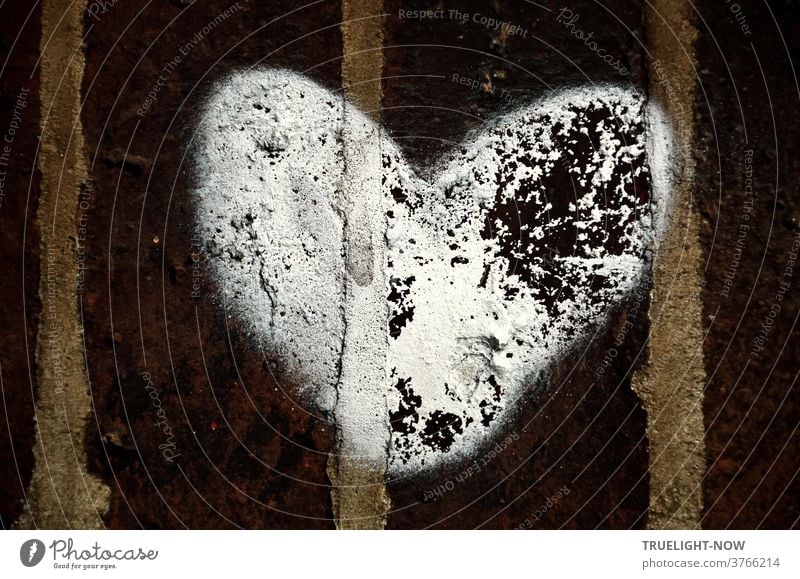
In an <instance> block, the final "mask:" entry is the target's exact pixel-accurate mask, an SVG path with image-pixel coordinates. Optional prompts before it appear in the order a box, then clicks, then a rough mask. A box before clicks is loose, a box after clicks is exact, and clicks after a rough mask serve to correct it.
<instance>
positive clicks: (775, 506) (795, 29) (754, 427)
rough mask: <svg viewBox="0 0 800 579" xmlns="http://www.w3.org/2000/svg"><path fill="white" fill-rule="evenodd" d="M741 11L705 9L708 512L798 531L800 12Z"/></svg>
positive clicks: (713, 517)
mask: <svg viewBox="0 0 800 579" xmlns="http://www.w3.org/2000/svg"><path fill="white" fill-rule="evenodd" d="M740 9H741V11H740V14H741V18H744V20H741V18H739V19H737V14H734V13H733V12H732V11H731V9H730V7H728V6H726V5H725V4H724V3H719V4H713V5H704V6H702V7H701V8H700V10H699V14H700V17H701V18H700V21H699V28H700V38H699V40H698V43H697V58H698V63H699V71H698V72H699V81H700V91H701V92H700V94H701V97H700V98H699V99H698V103H697V108H696V114H697V117H698V119H699V120H698V128H699V130H700V131H701V133H700V135H699V140H698V143H697V147H696V152H697V158H698V161H697V162H698V179H699V181H698V195H697V196H698V205H699V207H700V210H701V212H702V215H703V217H704V223H703V227H702V230H701V235H702V246H703V248H704V249H705V256H704V263H703V266H704V270H705V274H706V285H705V288H704V291H703V296H702V297H703V303H704V323H705V331H706V332H707V338H706V342H705V343H706V349H705V355H706V368H707V374H708V376H709V382H708V385H707V387H706V393H705V405H704V413H705V427H706V430H707V435H706V444H707V448H708V471H707V473H706V476H705V480H704V487H703V488H704V503H705V510H704V513H703V518H702V523H703V526H704V527H706V528H745V529H751V528H796V527H797V526H798V525H799V524H800V519H799V518H798V517H800V481H798V477H797V473H798V470H800V456H798V453H797V448H798V435H797V429H798V425H800V398H798V395H797V394H798V389H797V388H798V387H797V372H798V365H797V360H798V357H799V356H800V341H798V337H797V326H796V322H797V318H798V311H800V297H798V291H797V288H798V284H800V269H798V268H797V265H796V263H795V264H792V263H791V261H792V260H793V255H792V254H793V252H796V251H797V249H798V247H800V238H798V233H800V197H798V188H799V187H800V161H798V157H797V154H796V151H797V148H798V131H797V116H796V115H795V114H793V113H791V112H790V111H794V110H796V109H797V103H798V99H800V91H798V84H797V68H796V67H797V62H798V58H797V55H798V54H800V44H798V39H799V38H800V21H798V19H797V8H796V5H795V3H793V2H785V1H782V2H772V3H770V5H769V7H767V5H766V4H755V3H747V4H744V3H743V4H741V6H740ZM790 14H794V17H793V18H792V17H789V15H790ZM743 25H746V26H747V30H745V29H744V28H743ZM747 31H749V34H748V33H747ZM791 59H793V63H794V64H793V63H792V60H791ZM748 151H752V153H749V152H748ZM748 179H750V180H752V181H748ZM793 245H794V249H792V247H793ZM726 280H729V281H727V283H726ZM771 310H772V311H774V312H775V320H774V323H771V321H770V311H771Z"/></svg>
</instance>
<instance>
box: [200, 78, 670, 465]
mask: <svg viewBox="0 0 800 579" xmlns="http://www.w3.org/2000/svg"><path fill="white" fill-rule="evenodd" d="M645 116H646V115H645V103H644V99H643V97H642V96H641V95H639V94H637V93H635V92H632V91H628V90H624V89H620V88H616V87H611V86H603V87H595V88H585V89H573V90H566V91H563V92H561V93H559V94H557V95H555V96H551V97H549V98H546V99H543V100H541V101H539V102H537V103H534V104H532V105H531V106H529V107H527V108H524V109H522V110H519V111H517V112H514V113H512V114H509V115H506V116H503V117H501V118H498V119H497V120H495V121H494V122H493V123H491V125H488V126H486V127H483V128H482V129H481V130H480V131H479V132H478V133H476V134H474V135H471V136H470V137H469V138H468V139H466V140H465V144H464V145H463V147H461V148H459V149H458V150H457V151H454V152H453V153H451V154H450V155H449V156H448V158H446V159H444V160H442V162H440V163H439V164H437V165H435V166H433V167H431V168H427V170H424V173H423V172H421V171H422V170H421V169H419V168H416V169H415V168H413V167H411V166H409V164H408V163H407V162H406V161H405V160H404V158H403V155H402V153H401V151H400V150H399V148H398V147H397V146H396V145H395V144H394V143H393V141H392V140H391V139H390V138H388V137H387V136H386V135H384V134H382V130H381V128H380V127H378V126H377V125H376V124H374V122H373V121H372V120H370V119H369V118H368V117H367V116H366V115H364V114H362V113H361V112H359V111H358V110H356V109H355V108H354V107H352V106H351V105H347V104H346V103H345V102H344V101H343V99H342V97H341V96H337V95H334V94H333V93H332V92H330V91H328V90H327V89H325V88H323V87H321V86H319V85H317V84H315V83H313V82H312V81H310V80H308V79H307V78H305V77H303V76H301V75H298V74H296V73H292V72H289V71H285V70H261V71H249V72H247V73H242V74H237V75H233V76H231V77H229V78H227V79H225V80H224V81H222V82H220V84H219V85H218V87H217V89H216V91H215V92H214V94H213V95H212V96H211V98H210V99H209V101H208V103H207V107H206V109H205V112H204V114H203V120H202V124H201V126H200V130H199V138H198V146H197V149H196V152H195V156H194V158H195V162H196V164H195V170H196V177H197V189H196V197H197V207H198V209H197V226H198V228H199V230H200V232H201V233H202V235H203V236H204V237H205V238H206V239H207V242H208V251H209V253H210V255H211V261H210V267H211V269H212V272H213V274H214V275H215V277H216V279H217V280H218V282H219V285H220V287H221V293H222V296H221V297H222V298H223V299H224V300H225V302H226V305H227V308H228V311H229V312H230V314H231V315H233V316H235V317H236V318H237V319H238V320H239V321H240V322H241V323H243V324H244V325H245V326H246V327H247V328H248V329H249V331H250V333H251V335H252V338H253V339H254V340H255V341H256V342H257V343H258V344H260V345H261V346H263V347H264V348H267V349H270V350H275V351H277V352H278V353H279V354H280V355H281V359H282V361H283V364H284V371H285V373H286V376H287V377H288V378H290V379H291V380H292V381H293V382H295V383H298V384H302V385H303V392H302V394H303V395H304V396H305V397H306V398H307V400H308V401H309V402H311V403H314V404H315V405H316V406H317V407H319V408H321V409H322V410H323V411H328V412H331V413H332V414H333V416H334V417H335V420H336V423H337V428H338V430H339V436H340V440H342V442H343V444H342V445H341V448H342V449H343V450H344V451H346V452H348V453H352V454H353V455H356V456H359V457H361V459H362V460H363V461H364V462H365V464H374V463H377V462H380V463H381V464H385V463H386V461H387V460H388V463H389V472H390V474H391V475H393V476H402V475H406V474H410V473H415V472H419V471H421V470H425V469H428V468H431V467H434V466H436V465H437V464H441V463H442V462H444V461H446V460H451V459H453V458H459V457H465V456H468V455H469V454H470V453H472V452H474V451H475V450H476V449H477V447H479V446H480V445H481V444H483V443H486V442H489V441H490V439H491V436H492V435H493V433H495V432H496V430H497V429H498V427H499V425H501V424H502V423H503V421H504V420H506V419H507V418H508V417H509V416H510V414H511V412H512V411H513V409H514V406H515V403H516V402H517V401H518V400H520V399H522V398H523V396H525V395H526V394H529V393H531V392H532V391H534V390H535V388H536V387H535V384H537V383H541V381H542V378H543V373H544V372H545V371H546V369H547V367H548V365H549V364H551V363H552V362H553V361H554V360H555V359H556V358H557V357H558V356H559V355H560V354H561V353H563V351H564V350H565V349H567V348H569V347H571V346H572V345H573V344H574V343H575V342H576V340H579V339H580V338H581V336H583V335H585V334H586V332H587V330H589V329H590V328H591V327H592V326H593V325H596V324H598V323H601V322H602V320H603V318H604V316H605V315H606V314H607V313H608V311H609V310H610V308H611V307H613V305H614V304H615V303H616V302H617V301H618V300H619V298H620V297H621V296H622V295H623V294H624V293H625V292H627V291H628V290H629V289H630V288H631V287H632V286H633V285H634V284H636V283H637V282H638V280H639V278H640V275H641V273H642V271H643V268H644V266H645V265H646V261H645V254H646V252H647V250H648V249H649V248H650V247H651V245H652V243H653V231H654V227H653V220H652V217H653V211H652V205H653V203H651V202H650V199H649V196H648V186H647V185H648V179H649V175H648V169H647V163H646V162H645V160H646V159H645V157H646V143H645V134H646V132H645V127H644V123H645ZM659 126H661V125H659ZM667 140H668V139H667ZM665 143H667V141H664V142H663V143H662V145H663V146H666V144H665ZM375 147H379V148H380V150H381V152H382V158H383V166H382V167H378V166H373V165H376V163H374V162H373V161H369V159H375V158H376V156H375V155H374V154H366V151H370V150H374V148H375ZM359 150H362V151H364V152H365V154H364V155H358V151H359ZM345 152H347V155H345ZM345 158H347V159H348V160H351V159H355V160H356V161H351V162H350V166H348V167H345V163H344V159H345ZM358 159H364V162H363V163H359V162H358V161H357V160H358ZM665 174H666V173H665ZM379 176H380V179H381V180H382V183H381V182H380V181H379V180H378V178H379ZM664 178H666V177H664ZM565 183H567V184H569V183H571V187H570V188H569V189H567V190H564V185H565ZM663 190H664V187H663V186H659V188H658V191H657V193H658V192H660V191H663ZM660 203H661V202H657V203H656V204H657V205H659V206H660ZM387 405H388V406H387Z"/></svg>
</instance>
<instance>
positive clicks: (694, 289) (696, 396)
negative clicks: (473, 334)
mask: <svg viewBox="0 0 800 579" xmlns="http://www.w3.org/2000/svg"><path fill="white" fill-rule="evenodd" d="M645 20H646V27H647V38H648V50H649V53H650V58H651V61H650V87H649V90H650V98H651V99H652V100H653V101H654V102H655V103H656V104H658V105H660V106H661V107H662V108H663V110H664V112H665V113H666V116H667V117H668V118H669V119H670V121H671V124H672V130H673V137H674V139H675V145H676V151H677V154H676V159H677V166H676V167H675V180H674V183H673V188H672V192H671V200H670V202H669V204H668V210H667V215H666V216H665V217H666V228H665V234H664V238H663V239H662V241H661V242H660V245H659V248H658V251H657V253H656V257H655V260H654V266H653V290H652V294H651V298H652V299H651V304H650V318H651V328H650V337H649V360H648V362H647V363H646V364H645V365H644V366H643V367H642V368H641V369H640V370H639V371H638V372H637V373H636V374H635V375H634V378H633V388H634V390H635V391H636V392H637V394H638V395H639V397H640V398H641V399H642V401H643V403H644V407H645V409H646V411H647V416H648V424H647V434H648V439H649V445H650V449H649V453H650V468H649V473H650V508H649V516H648V527H649V528H651V529H692V528H697V527H699V525H700V517H701V511H702V490H701V489H702V487H701V483H702V477H703V474H704V473H705V438H704V427H703V411H702V399H703V387H704V385H705V383H706V375H705V368H704V364H703V330H702V311H703V310H702V302H701V299H700V291H701V287H702V282H703V278H702V262H701V260H702V251H701V247H700V221H699V216H698V214H697V211H696V209H695V208H694V207H693V206H692V189H693V186H694V181H693V179H694V170H695V164H694V157H693V155H692V147H693V144H694V136H695V127H694V102H695V96H696V84H695V74H694V68H693V65H694V62H695V55H694V41H695V39H696V37H697V29H696V28H695V27H694V25H693V24H692V21H693V13H692V9H691V4H690V3H689V1H688V0H651V1H650V2H649V3H647V7H646V9H645ZM656 63H660V67H661V70H663V74H660V73H659V72H658V71H657V70H656ZM666 83H668V84H666ZM670 87H671V90H670Z"/></svg>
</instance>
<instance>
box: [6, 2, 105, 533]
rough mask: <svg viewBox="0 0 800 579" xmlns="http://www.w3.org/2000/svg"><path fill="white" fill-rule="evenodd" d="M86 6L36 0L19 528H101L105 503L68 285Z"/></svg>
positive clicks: (79, 174) (80, 170)
mask: <svg viewBox="0 0 800 579" xmlns="http://www.w3.org/2000/svg"><path fill="white" fill-rule="evenodd" d="M85 10H86V0H44V2H43V3H42V37H41V46H40V50H41V69H40V74H41V85H40V86H41V89H40V91H41V119H42V121H41V123H42V126H41V131H42V132H41V142H40V147H39V159H38V169H39V171H40V173H41V193H40V197H39V208H38V211H37V215H36V219H37V223H38V225H39V229H40V232H41V241H40V250H41V263H40V267H41V270H40V281H39V297H40V299H41V303H42V314H41V319H40V321H39V328H38V334H37V338H36V363H37V366H38V374H37V378H38V383H39V392H38V399H37V401H36V446H35V448H34V460H35V463H34V470H33V477H32V480H31V483H30V487H29V489H28V492H27V496H28V503H27V505H26V508H25V511H24V512H23V514H22V515H21V516H20V519H19V520H18V521H17V523H16V525H15V526H16V527H18V528H34V527H37V528H44V529H57V528H73V529H95V528H102V527H103V521H102V519H101V517H102V515H103V514H105V512H106V511H107V509H108V503H109V495H110V491H109V488H108V487H107V486H106V485H104V484H102V483H101V482H100V480H99V479H97V478H96V477H94V476H93V475H90V474H89V473H88V472H87V470H86V450H85V448H84V435H85V433H86V422H87V419H88V418H89V413H90V410H91V399H90V396H89V382H88V377H87V375H86V370H85V365H84V356H83V340H82V329H81V327H80V322H79V317H78V303H77V293H76V291H77V290H76V282H77V279H78V278H77V275H78V268H77V260H76V255H77V253H76V247H75V240H76V239H77V237H78V224H77V208H78V200H79V195H80V191H81V185H82V184H83V183H84V182H85V181H86V179H87V176H88V169H87V163H86V155H85V149H84V147H85V142H84V137H83V127H82V125H81V122H80V100H81V81H82V79H83V72H84V64H85V63H84V53H83V46H82V44H81V37H82V34H83V15H84V12H85ZM65 67H66V68H65Z"/></svg>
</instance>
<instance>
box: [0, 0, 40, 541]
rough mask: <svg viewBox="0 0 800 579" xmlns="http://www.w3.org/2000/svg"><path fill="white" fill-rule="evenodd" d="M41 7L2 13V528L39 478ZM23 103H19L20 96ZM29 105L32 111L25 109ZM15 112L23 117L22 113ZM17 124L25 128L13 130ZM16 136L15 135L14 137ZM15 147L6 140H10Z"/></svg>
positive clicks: (13, 5)
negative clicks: (36, 440) (36, 404)
mask: <svg viewBox="0 0 800 579" xmlns="http://www.w3.org/2000/svg"><path fill="white" fill-rule="evenodd" d="M40 18H41V9H40V6H39V4H34V5H30V4H29V3H27V2H6V3H4V4H3V6H2V7H0V20H1V21H2V22H3V23H4V26H3V28H2V31H1V32H0V46H2V50H0V54H3V55H4V56H3V59H2V63H3V64H2V72H0V111H1V112H2V116H0V119H1V120H0V139H2V141H0V157H2V166H0V171H2V174H0V177H1V178H2V180H3V181H2V195H1V196H0V223H2V227H0V294H1V295H2V296H3V305H2V307H0V326H2V328H3V332H2V333H0V370H2V385H1V386H2V388H1V390H2V397H1V398H0V408H2V410H0V416H2V418H0V421H2V422H3V425H2V427H0V480H2V481H4V482H3V485H2V489H0V528H2V529H7V528H10V527H11V524H12V523H13V521H14V520H16V518H17V517H18V516H19V515H20V513H21V512H22V507H23V501H24V497H25V491H26V489H27V487H28V484H29V483H30V479H31V473H32V472H33V444H32V441H33V439H34V412H33V407H34V394H35V391H36V385H37V380H36V363H35V359H34V350H33V348H34V344H35V336H36V325H37V322H38V313H39V303H38V299H39V296H38V294H39V291H38V288H39V237H38V231H37V227H36V223H35V220H34V219H33V216H34V215H35V212H36V205H37V202H38V196H39V174H38V172H37V170H36V166H35V158H36V149H37V145H38V134H39V73H38V69H37V68H36V61H37V59H38V51H37V50H36V49H35V47H36V46H38V44H39V36H40V29H41V25H40ZM20 96H22V97H23V98H22V99H20V98H19V97H20ZM22 101H24V103H25V105H24V106H22ZM15 109H16V111H15ZM12 122H14V123H15V124H19V127H18V128H16V127H12ZM10 129H13V130H14V131H15V134H13V135H11V134H10V133H9V130H10ZM7 136H8V138H10V139H11V140H12V142H11V143H9V142H7V141H6V137H7Z"/></svg>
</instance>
